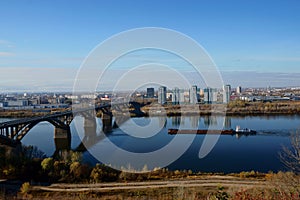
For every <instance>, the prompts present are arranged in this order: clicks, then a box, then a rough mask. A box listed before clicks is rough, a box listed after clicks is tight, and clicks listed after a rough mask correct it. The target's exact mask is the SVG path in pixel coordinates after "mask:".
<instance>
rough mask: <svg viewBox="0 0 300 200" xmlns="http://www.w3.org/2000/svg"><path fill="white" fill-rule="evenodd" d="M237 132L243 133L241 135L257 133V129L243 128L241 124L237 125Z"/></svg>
mask: <svg viewBox="0 0 300 200" xmlns="http://www.w3.org/2000/svg"><path fill="white" fill-rule="evenodd" d="M235 133H236V134H241V135H255V134H256V131H254V130H251V129H248V128H243V129H241V127H240V126H236V129H235Z"/></svg>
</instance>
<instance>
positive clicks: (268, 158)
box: [0, 115, 300, 173]
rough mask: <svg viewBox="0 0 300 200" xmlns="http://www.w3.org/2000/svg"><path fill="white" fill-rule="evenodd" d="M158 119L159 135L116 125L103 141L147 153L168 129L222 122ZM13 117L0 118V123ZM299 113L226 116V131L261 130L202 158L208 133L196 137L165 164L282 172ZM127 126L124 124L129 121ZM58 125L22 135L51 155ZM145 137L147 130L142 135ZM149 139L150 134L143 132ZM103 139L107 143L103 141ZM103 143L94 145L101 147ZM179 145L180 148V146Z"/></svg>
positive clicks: (222, 141)
mask: <svg viewBox="0 0 300 200" xmlns="http://www.w3.org/2000/svg"><path fill="white" fill-rule="evenodd" d="M76 119H77V121H79V122H80V121H81V122H82V121H83V118H82V117H76ZM152 119H154V120H156V121H158V122H159V123H161V124H160V126H161V127H162V129H161V130H159V131H158V134H156V135H153V136H151V137H148V138H136V137H132V136H130V135H128V134H126V133H124V131H122V130H121V129H120V128H116V129H113V131H112V132H111V133H110V134H109V135H107V136H108V137H107V138H106V139H105V140H110V141H111V142H113V143H114V144H116V145H117V146H119V147H120V148H122V149H124V150H127V151H131V152H136V153H146V152H151V151H155V150H157V149H160V148H163V147H164V146H165V145H167V144H169V143H170V141H172V140H173V139H174V137H175V136H174V135H168V129H169V128H178V127H179V126H180V127H181V128H183V129H185V128H187V129H190V128H193V129H196V128H199V129H206V128H208V127H209V125H213V124H214V123H218V120H219V119H218V117H215V118H214V117H208V116H201V117H196V116H190V117H168V118H166V122H164V118H159V117H155V118H152ZM7 120H11V119H5V118H2V119H0V122H3V121H7ZM98 121H99V127H98V130H97V131H98V132H100V131H101V127H100V126H101V120H100V119H98ZM134 121H135V123H136V124H139V125H141V126H144V125H147V124H148V123H149V122H150V119H149V118H135V119H134ZM299 122H300V116H296V115H295V116H286V115H285V116H248V117H227V118H226V120H225V127H224V128H225V129H230V128H232V129H234V128H235V127H236V126H238V125H239V126H241V127H243V128H250V129H254V130H256V131H257V134H256V135H251V136H241V137H236V136H235V135H234V136H231V135H221V136H220V138H219V140H218V141H217V143H216V145H215V146H214V148H213V149H212V151H211V152H210V153H209V154H208V155H207V156H206V157H204V158H201V159H200V158H199V157H198V154H199V149H200V147H201V144H202V143H203V140H204V137H205V135H196V136H195V138H194V139H193V142H192V144H191V145H190V146H189V148H188V149H187V151H185V152H184V153H183V155H182V156H181V157H180V158H179V159H177V160H176V161H175V162H173V163H172V164H170V165H169V166H167V168H169V169H172V170H175V169H180V170H183V169H187V170H189V169H191V170H193V171H195V172H198V171H201V172H225V173H230V172H240V171H250V170H255V171H260V172H268V171H275V172H276V171H279V170H284V169H285V168H284V166H283V164H282V163H281V161H280V159H279V152H280V151H281V149H282V146H290V137H289V136H290V134H291V133H294V132H295V131H296V130H297V129H299V127H300V123H299ZM125 128H126V125H125ZM53 133H54V127H53V126H52V125H51V124H49V123H48V122H41V123H39V124H38V125H36V126H35V127H34V128H33V129H32V130H30V132H29V133H28V134H27V135H26V136H25V137H24V138H23V140H22V143H23V144H24V145H34V146H37V147H38V148H39V149H40V150H42V151H43V152H45V153H46V154H47V155H48V156H51V155H52V154H53V153H54V151H55V143H54V140H53ZM71 133H72V139H71V148H72V149H75V148H76V147H77V146H78V145H79V144H80V143H81V138H82V137H83V135H82V134H80V133H78V131H77V130H76V128H75V125H74V122H72V123H71ZM140 134H141V135H142V134H143V133H140ZM145 137H147V136H145ZM180 137H182V145H184V144H183V143H184V141H185V140H184V138H185V137H191V136H190V135H181V136H180ZM105 140H104V142H105ZM102 142H103V141H101V142H99V143H98V144H96V145H95V146H96V147H93V148H97V145H102V144H103V143H102ZM177 148H180V146H178V147H177ZM83 158H84V161H85V162H89V163H91V164H95V163H97V162H98V161H97V160H96V159H95V158H94V157H93V156H92V155H91V154H90V152H88V151H87V152H85V153H83Z"/></svg>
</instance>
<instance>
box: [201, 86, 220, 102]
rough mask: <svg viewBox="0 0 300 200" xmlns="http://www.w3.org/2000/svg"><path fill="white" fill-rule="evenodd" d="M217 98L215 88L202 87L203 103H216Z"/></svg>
mask: <svg viewBox="0 0 300 200" xmlns="http://www.w3.org/2000/svg"><path fill="white" fill-rule="evenodd" d="M217 98H218V93H217V89H215V88H205V89H204V103H208V104H211V103H216V101H217Z"/></svg>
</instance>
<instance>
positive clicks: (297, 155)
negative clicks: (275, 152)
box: [279, 131, 300, 174]
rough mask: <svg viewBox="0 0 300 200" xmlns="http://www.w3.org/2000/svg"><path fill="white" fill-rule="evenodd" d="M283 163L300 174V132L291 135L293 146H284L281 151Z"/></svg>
mask: <svg viewBox="0 0 300 200" xmlns="http://www.w3.org/2000/svg"><path fill="white" fill-rule="evenodd" d="M279 156H280V160H281V161H282V163H283V164H284V165H285V166H286V167H287V168H288V169H290V170H291V171H293V172H294V173H296V174H300V132H299V131H296V133H294V134H292V135H291V147H290V148H288V147H286V146H283V147H282V152H280V153H279Z"/></svg>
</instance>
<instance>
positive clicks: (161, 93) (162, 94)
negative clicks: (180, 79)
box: [158, 86, 167, 105]
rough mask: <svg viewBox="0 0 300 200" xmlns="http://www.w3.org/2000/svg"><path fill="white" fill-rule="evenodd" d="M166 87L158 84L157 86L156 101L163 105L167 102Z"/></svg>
mask: <svg viewBox="0 0 300 200" xmlns="http://www.w3.org/2000/svg"><path fill="white" fill-rule="evenodd" d="M166 96H167V88H166V87H164V86H160V87H159V88H158V103H159V104H161V105H163V104H165V103H166V102H167V97H166Z"/></svg>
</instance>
